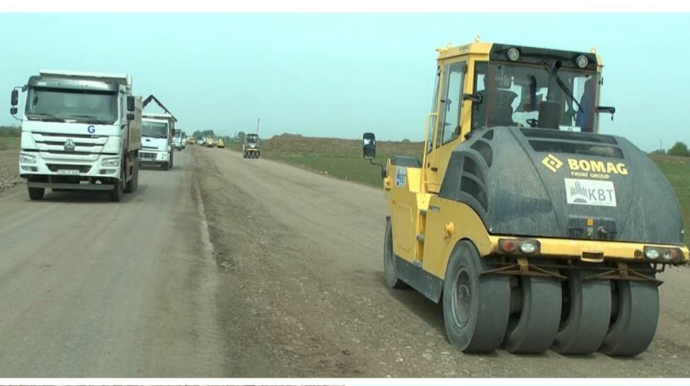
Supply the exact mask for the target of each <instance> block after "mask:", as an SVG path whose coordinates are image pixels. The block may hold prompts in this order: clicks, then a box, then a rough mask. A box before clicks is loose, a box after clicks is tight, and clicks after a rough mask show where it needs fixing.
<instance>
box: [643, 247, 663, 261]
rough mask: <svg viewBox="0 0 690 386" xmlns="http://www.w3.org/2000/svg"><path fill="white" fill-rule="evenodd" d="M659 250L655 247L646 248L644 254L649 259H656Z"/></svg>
mask: <svg viewBox="0 0 690 386" xmlns="http://www.w3.org/2000/svg"><path fill="white" fill-rule="evenodd" d="M659 255H661V254H660V253H659V250H658V249H656V248H647V250H645V251H644V256H645V257H646V258H648V259H649V260H657V259H658V258H659Z"/></svg>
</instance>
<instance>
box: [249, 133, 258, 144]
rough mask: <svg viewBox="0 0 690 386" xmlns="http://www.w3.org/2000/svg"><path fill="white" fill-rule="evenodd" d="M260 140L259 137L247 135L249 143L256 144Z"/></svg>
mask: <svg viewBox="0 0 690 386" xmlns="http://www.w3.org/2000/svg"><path fill="white" fill-rule="evenodd" d="M258 139H259V137H258V136H257V135H251V134H250V135H247V142H249V143H256V141H257V140H258Z"/></svg>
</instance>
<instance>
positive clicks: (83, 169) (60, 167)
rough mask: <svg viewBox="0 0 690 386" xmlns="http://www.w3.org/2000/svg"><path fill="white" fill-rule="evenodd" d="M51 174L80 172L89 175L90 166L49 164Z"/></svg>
mask: <svg viewBox="0 0 690 386" xmlns="http://www.w3.org/2000/svg"><path fill="white" fill-rule="evenodd" d="M47 165H48V169H50V171H51V172H53V173H57V171H58V170H79V172H80V173H88V172H89V170H91V166H90V165H66V164H47Z"/></svg>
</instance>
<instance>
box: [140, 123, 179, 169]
mask: <svg viewBox="0 0 690 386" xmlns="http://www.w3.org/2000/svg"><path fill="white" fill-rule="evenodd" d="M166 118H168V117H166V116H160V115H158V114H156V115H144V118H143V120H142V125H141V126H142V130H141V138H142V145H141V147H142V149H141V151H140V152H139V162H141V163H142V164H144V165H157V166H161V167H162V168H163V170H170V169H171V168H172V167H173V159H174V157H173V145H172V137H173V135H172V130H173V128H172V127H171V125H172V120H171V119H166Z"/></svg>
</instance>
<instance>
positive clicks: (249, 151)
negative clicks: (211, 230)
mask: <svg viewBox="0 0 690 386" xmlns="http://www.w3.org/2000/svg"><path fill="white" fill-rule="evenodd" d="M242 157H243V158H259V157H261V143H259V134H253V133H252V134H247V135H245V136H244V142H243V143H242Z"/></svg>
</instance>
